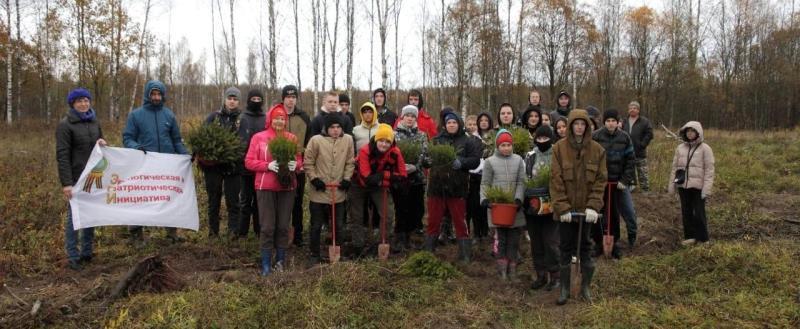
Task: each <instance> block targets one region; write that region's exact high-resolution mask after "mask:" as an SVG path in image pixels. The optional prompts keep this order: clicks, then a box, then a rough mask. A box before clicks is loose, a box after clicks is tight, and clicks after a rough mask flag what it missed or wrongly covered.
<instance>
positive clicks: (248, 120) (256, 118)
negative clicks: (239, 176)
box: [239, 109, 266, 175]
mask: <svg viewBox="0 0 800 329" xmlns="http://www.w3.org/2000/svg"><path fill="white" fill-rule="evenodd" d="M240 118H241V120H240V121H239V139H240V140H241V142H242V145H243V146H244V147H243V149H244V150H247V149H249V148H250V139H251V138H253V135H255V134H256V133H259V132H261V131H264V128H265V127H264V123H265V122H266V116H265V115H264V111H253V110H251V109H246V110H244V113H242V115H241V116H240ZM245 156H246V154H245ZM242 161H244V156H243V157H242ZM243 174H244V175H253V173H252V172H250V171H249V170H244V171H243Z"/></svg>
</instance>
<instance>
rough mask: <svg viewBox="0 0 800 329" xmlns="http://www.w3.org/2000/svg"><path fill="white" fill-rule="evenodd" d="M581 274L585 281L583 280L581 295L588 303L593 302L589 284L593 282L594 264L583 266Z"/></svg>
mask: <svg viewBox="0 0 800 329" xmlns="http://www.w3.org/2000/svg"><path fill="white" fill-rule="evenodd" d="M581 276H582V278H583V281H581V297H583V300H585V301H586V302H587V303H591V302H592V293H591V291H589V285H590V284H592V276H594V266H591V267H590V266H582V268H581Z"/></svg>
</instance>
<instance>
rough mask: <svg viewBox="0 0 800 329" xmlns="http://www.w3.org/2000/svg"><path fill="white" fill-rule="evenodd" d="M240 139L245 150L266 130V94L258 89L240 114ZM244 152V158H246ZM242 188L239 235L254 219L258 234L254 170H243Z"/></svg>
mask: <svg viewBox="0 0 800 329" xmlns="http://www.w3.org/2000/svg"><path fill="white" fill-rule="evenodd" d="M239 117H240V118H241V119H240V120H239V139H240V140H241V142H242V145H243V146H244V148H243V149H244V150H247V149H248V148H250V139H251V138H253V135H255V134H256V133H258V132H261V131H263V130H264V128H265V127H264V124H265V123H266V115H265V114H264V94H263V93H261V91H260V90H258V89H251V90H250V91H249V92H248V93H247V107H246V108H245V110H244V113H242V115H241V116H239ZM244 156H245V155H244V154H242V159H244ZM241 177H242V182H241V185H242V188H241V191H240V192H239V197H240V199H239V207H240V209H241V216H240V219H239V236H240V237H245V236H247V231H249V229H250V222H251V219H252V223H253V232H254V233H255V234H256V235H258V233H259V232H261V226H260V225H259V222H258V202H256V190H255V175H254V174H253V172H251V171H249V170H247V169H243V170H242V176H241Z"/></svg>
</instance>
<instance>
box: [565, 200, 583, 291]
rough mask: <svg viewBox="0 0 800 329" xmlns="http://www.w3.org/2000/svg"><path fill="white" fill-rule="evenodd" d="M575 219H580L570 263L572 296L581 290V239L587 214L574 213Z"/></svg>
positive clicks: (570, 289)
mask: <svg viewBox="0 0 800 329" xmlns="http://www.w3.org/2000/svg"><path fill="white" fill-rule="evenodd" d="M572 218H573V220H577V221H578V239H577V241H578V242H577V243H576V245H575V254H574V255H572V261H571V262H570V264H569V283H570V287H569V291H570V295H571V296H578V293H580V291H581V280H582V275H581V256H580V254H581V240H583V219H584V218H586V214H583V213H576V212H574V213H572Z"/></svg>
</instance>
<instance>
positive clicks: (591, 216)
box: [586, 208, 599, 224]
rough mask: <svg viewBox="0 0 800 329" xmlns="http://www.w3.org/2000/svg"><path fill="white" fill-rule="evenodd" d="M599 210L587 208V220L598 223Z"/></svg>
mask: <svg viewBox="0 0 800 329" xmlns="http://www.w3.org/2000/svg"><path fill="white" fill-rule="evenodd" d="M598 217H599V216H598V215H597V212H596V211H594V209H591V208H586V222H587V223H590V224H594V223H597V218H598Z"/></svg>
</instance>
